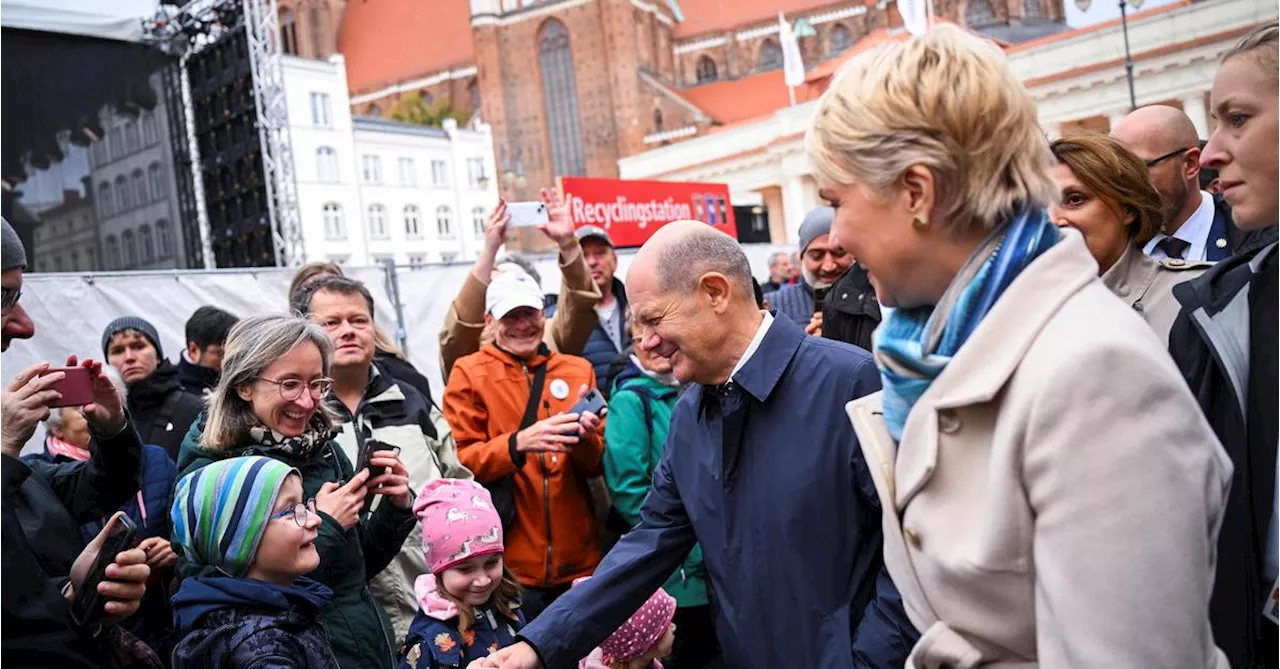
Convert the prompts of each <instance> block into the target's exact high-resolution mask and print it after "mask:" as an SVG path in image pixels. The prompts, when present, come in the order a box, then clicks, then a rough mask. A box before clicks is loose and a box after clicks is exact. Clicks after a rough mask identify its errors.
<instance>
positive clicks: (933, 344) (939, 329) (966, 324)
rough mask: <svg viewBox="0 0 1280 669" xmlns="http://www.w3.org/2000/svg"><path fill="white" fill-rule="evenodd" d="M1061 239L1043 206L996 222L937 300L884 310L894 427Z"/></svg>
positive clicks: (878, 351)
mask: <svg viewBox="0 0 1280 669" xmlns="http://www.w3.org/2000/svg"><path fill="white" fill-rule="evenodd" d="M1059 239H1061V233H1059V232H1058V229H1057V227H1055V226H1054V225H1053V224H1052V223H1050V222H1049V218H1048V216H1047V215H1046V214H1045V212H1044V211H1041V210H1036V211H1027V212H1022V213H1020V214H1017V215H1015V216H1014V218H1013V221H1012V222H1011V223H1010V224H1009V225H1007V226H1005V227H1003V228H1000V229H997V230H995V231H994V232H992V233H991V234H990V235H988V236H987V238H986V239H985V240H983V242H982V244H980V245H979V246H978V248H977V250H976V251H974V253H973V255H971V256H970V257H969V260H967V261H966V262H965V264H964V266H963V267H961V268H960V271H959V272H958V273H957V274H956V278H955V279H953V280H952V281H951V285H950V286H948V287H947V290H946V292H945V293H943V294H942V299H940V300H939V301H938V304H937V305H934V306H927V307H915V308H911V309H888V308H886V309H885V310H884V321H883V322H882V323H881V325H880V327H879V328H877V329H876V332H875V337H874V340H875V359H876V365H877V366H879V368H880V376H881V380H882V384H883V386H884V420H885V424H886V426H887V427H888V428H889V434H891V435H893V438H894V439H895V440H897V441H901V440H902V429H903V427H904V426H905V425H906V423H907V415H908V414H910V413H911V407H913V406H915V403H916V400H918V399H920V396H921V395H924V393H925V391H926V390H928V389H929V385H930V384H932V383H933V380H934V379H936V378H938V375H939V374H941V373H942V370H944V369H946V367H947V364H948V363H949V362H951V358H952V357H954V356H955V354H956V352H958V351H959V350H960V347H961V346H963V345H964V343H965V342H966V341H968V339H969V335H971V334H973V331H974V330H976V329H977V328H978V324H979V323H981V322H982V319H983V318H985V317H986V315H987V312H989V311H991V307H992V306H994V305H995V303H996V300H998V299H999V298H1000V295H1001V294H1003V293H1004V291H1005V289H1006V288H1008V287H1009V284H1011V283H1013V281H1014V279H1017V278H1018V275H1019V274H1021V273H1022V270H1024V269H1026V267H1027V266H1028V265H1030V264H1031V263H1032V262H1033V261H1034V260H1035V259H1036V258H1038V257H1040V255H1041V254H1042V253H1044V252H1045V251H1047V250H1049V249H1050V248H1052V247H1053V245H1054V244H1057V243H1058V240H1059Z"/></svg>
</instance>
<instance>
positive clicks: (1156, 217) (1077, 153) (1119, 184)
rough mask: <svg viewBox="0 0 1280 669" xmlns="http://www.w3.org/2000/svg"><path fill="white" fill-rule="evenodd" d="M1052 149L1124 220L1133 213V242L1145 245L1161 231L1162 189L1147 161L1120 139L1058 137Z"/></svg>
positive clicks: (1094, 135)
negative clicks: (1154, 178)
mask: <svg viewBox="0 0 1280 669" xmlns="http://www.w3.org/2000/svg"><path fill="white" fill-rule="evenodd" d="M1049 149H1050V150H1051V151H1053V157H1054V158H1056V159H1057V161H1058V162H1059V163H1062V164H1063V165H1066V166H1067V167H1068V168H1069V169H1070V170H1071V173H1072V174H1074V175H1075V176H1076V178H1077V179H1079V180H1080V183H1083V184H1084V185H1085V187H1086V188H1088V189H1089V190H1091V191H1093V194H1094V195H1095V196H1096V197H1097V198H1098V199H1100V200H1102V202H1103V204H1105V205H1106V206H1107V208H1108V209H1110V210H1111V211H1112V212H1114V213H1115V215H1116V217H1117V218H1119V219H1120V222H1121V224H1124V219H1125V214H1132V215H1133V222H1132V223H1129V224H1128V225H1127V226H1126V228H1127V230H1126V231H1127V232H1128V234H1129V240H1130V241H1131V242H1132V243H1134V244H1137V245H1138V246H1145V245H1146V243H1147V242H1149V241H1151V238H1152V237H1155V236H1156V233H1157V232H1160V227H1161V226H1162V225H1164V210H1163V205H1162V204H1161V200H1160V192H1159V191H1157V190H1156V187H1155V185H1154V184H1152V183H1151V173H1150V171H1149V170H1148V169H1147V165H1146V163H1144V162H1142V159H1141V158H1139V157H1138V156H1136V155H1134V153H1133V152H1132V151H1130V150H1129V149H1128V148H1126V147H1125V145H1124V144H1121V143H1120V140H1117V139H1116V138H1114V137H1111V136H1110V135H1102V134H1098V133H1086V134H1082V135H1073V136H1071V137H1065V138H1063V139H1059V140H1055V141H1054V142H1053V143H1052V144H1050V145H1049Z"/></svg>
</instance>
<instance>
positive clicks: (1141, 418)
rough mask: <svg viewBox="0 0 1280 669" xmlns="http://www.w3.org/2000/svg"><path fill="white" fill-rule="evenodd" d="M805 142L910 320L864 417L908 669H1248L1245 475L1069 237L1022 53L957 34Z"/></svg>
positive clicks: (826, 116)
mask: <svg viewBox="0 0 1280 669" xmlns="http://www.w3.org/2000/svg"><path fill="white" fill-rule="evenodd" d="M806 142H807V148H808V153H809V155H810V157H811V158H812V160H813V164H814V167H815V171H816V176H817V181H818V186H819V189H820V193H821V195H822V196H823V197H824V198H826V199H827V200H828V201H830V202H831V204H832V205H833V206H835V207H836V215H835V222H834V226H833V228H832V237H833V238H834V239H835V241H837V242H838V243H839V244H840V245H842V246H843V247H844V248H845V249H846V250H848V251H849V252H851V253H852V254H853V255H854V256H855V257H857V258H858V260H859V262H861V263H863V264H864V265H865V267H866V268H867V269H868V271H869V273H870V277H871V281H872V283H873V284H874V285H875V288H876V292H877V295H878V296H879V298H880V299H881V301H882V302H883V303H884V304H885V305H886V307H888V309H886V312H885V317H884V321H883V322H882V324H881V326H880V328H879V329H878V330H877V332H876V337H875V356H876V362H877V364H878V365H879V367H880V370H881V375H882V379H883V382H884V391H883V392H882V393H880V394H877V395H873V396H871V397H869V398H865V399H863V400H858V401H855V402H853V403H851V404H850V405H849V407H848V411H849V415H850V417H851V419H852V421H853V425H854V428H855V429H856V430H857V433H858V438H859V441H860V442H861V446H862V449H863V453H864V454H865V456H866V459H867V463H868V465H869V467H870V469H871V471H872V474H873V478H874V479H875V483H876V488H877V491H878V492H879V495H880V500H881V503H882V506H883V508H884V509H885V514H884V518H883V522H884V534H885V564H886V568H887V570H888V572H889V575H890V576H891V577H892V579H893V582H894V584H895V585H896V586H897V589H898V590H899V592H900V593H901V597H902V605H903V607H904V608H905V613H906V616H907V617H908V618H909V619H910V622H911V623H912V624H913V625H914V626H915V627H916V628H917V629H918V630H919V631H920V632H921V637H920V640H919V641H918V642H917V644H916V645H915V647H914V648H913V650H912V652H911V656H910V658H909V659H908V662H907V664H908V666H910V667H922V668H940V667H952V668H956V669H967V668H969V667H979V666H982V667H1004V668H1012V667H1018V668H1030V667H1052V668H1059V667H1062V668H1066V667H1072V668H1086V667H1087V668H1093V667H1106V668H1107V669H1121V668H1129V667H1133V668H1137V667H1143V668H1146V667H1161V668H1181V667H1185V668H1188V669H1192V668H1195V669H1200V668H1209V667H1212V668H1224V669H1225V667H1226V666H1227V665H1226V662H1225V660H1224V659H1223V657H1222V655H1221V653H1220V652H1219V651H1218V649H1217V648H1216V646H1215V645H1214V641H1213V638H1212V633H1211V632H1210V629H1209V621H1208V607H1209V592H1210V589H1211V587H1212V574H1213V569H1214V541H1215V537H1216V534H1217V531H1218V526H1219V522H1220V520H1221V515H1222V508H1223V500H1224V496H1225V493H1226V490H1227V486H1228V482H1229V479H1230V474H1231V465H1230V463H1229V462H1228V460H1227V459H1226V456H1225V454H1224V452H1223V450H1222V448H1221V446H1220V445H1219V444H1218V442H1217V441H1216V440H1215V438H1214V436H1213V433H1212V432H1211V431H1210V430H1209V427H1208V425H1207V423H1206V422H1205V420H1204V418H1203V417H1202V416H1201V414H1200V412H1199V411H1197V407H1196V404H1195V401H1194V400H1193V398H1192V396H1191V394H1190V393H1189V392H1188V391H1187V389H1186V387H1185V384H1184V382H1183V381H1182V379H1181V377H1179V375H1178V372H1177V370H1176V369H1175V368H1174V366H1173V363H1172V361H1171V360H1170V358H1169V356H1168V354H1167V353H1165V352H1164V346H1163V345H1162V343H1161V342H1160V341H1159V340H1158V338H1157V337H1156V335H1155V334H1153V332H1152V330H1151V328H1150V327H1148V326H1147V325H1146V324H1145V323H1144V322H1143V321H1142V319H1141V318H1139V317H1138V316H1137V315H1136V314H1135V313H1134V311H1133V309H1132V308H1130V307H1129V306H1128V305H1126V304H1124V303H1123V302H1121V301H1120V300H1118V299H1116V297H1115V296H1114V295H1113V294H1112V293H1111V291H1109V290H1108V289H1107V287H1106V286H1104V285H1103V284H1102V282H1101V281H1100V280H1099V279H1098V264H1097V262H1096V261H1095V260H1094V259H1093V256H1092V255H1090V253H1089V250H1088V248H1087V247H1086V246H1085V243H1084V241H1083V240H1082V238H1081V236H1080V234H1079V233H1078V232H1076V231H1074V230H1072V229H1070V228H1064V229H1059V228H1058V227H1057V226H1055V225H1053V223H1052V222H1051V221H1050V220H1049V218H1048V216H1047V214H1046V212H1045V208H1046V207H1047V206H1048V205H1049V204H1050V203H1051V202H1053V201H1054V200H1055V199H1056V188H1055V185H1054V183H1053V181H1052V179H1051V178H1050V176H1049V165H1050V154H1049V150H1048V146H1047V144H1046V142H1045V140H1044V138H1043V136H1042V135H1041V134H1040V130H1039V128H1038V127H1037V122H1036V109H1035V104H1034V102H1033V101H1032V99H1031V97H1030V96H1029V95H1028V94H1027V92H1026V90H1025V89H1024V88H1023V87H1022V85H1021V84H1020V83H1019V82H1018V80H1017V79H1016V78H1015V77H1014V76H1013V74H1012V73H1011V72H1010V70H1009V68H1008V66H1007V64H1006V62H1005V60H1004V57H1003V55H1002V54H1001V53H1000V51H999V50H998V49H997V48H996V47H995V46H993V45H991V44H990V43H987V42H985V41H982V40H980V39H979V38H977V37H974V36H972V35H969V34H967V33H964V32H962V31H961V30H960V29H958V28H956V27H954V26H939V27H936V28H933V29H932V30H930V31H929V32H928V33H927V34H926V35H924V36H922V37H919V38H913V39H910V40H908V41H906V42H902V43H895V44H889V45H885V46H884V47H882V48H881V49H879V50H877V51H873V52H869V53H868V54H865V55H863V56H861V57H859V58H858V59H856V60H854V61H853V62H852V63H850V65H848V66H847V67H846V69H845V70H844V71H843V72H841V74H840V75H839V76H838V77H837V79H836V81H835V82H834V83H833V84H832V87H831V88H830V89H829V90H828V91H827V93H825V94H824V96H823V98H822V100H821V101H820V102H819V105H818V110H817V112H816V114H815V117H814V121H813V126H812V128H811V129H810V130H809V133H808V136H807V138H806ZM889 602H890V599H889V598H888V597H886V598H885V600H884V602H883V604H885V605H884V606H879V607H872V608H871V609H870V610H869V615H874V616H880V617H890V618H891V617H892V616H891V615H889V612H891V611H892V610H893V608H894V607H893V606H892V605H890V604H889ZM868 622H869V621H867V620H865V619H864V621H863V624H862V626H861V627H862V628H868V627H869V624H868ZM890 624H892V623H890Z"/></svg>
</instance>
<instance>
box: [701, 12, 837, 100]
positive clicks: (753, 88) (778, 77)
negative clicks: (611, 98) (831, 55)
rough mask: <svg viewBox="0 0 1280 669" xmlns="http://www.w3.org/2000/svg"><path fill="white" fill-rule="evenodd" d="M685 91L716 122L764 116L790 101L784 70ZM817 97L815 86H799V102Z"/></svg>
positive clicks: (797, 98) (797, 93)
mask: <svg viewBox="0 0 1280 669" xmlns="http://www.w3.org/2000/svg"><path fill="white" fill-rule="evenodd" d="M682 6H683V5H682ZM686 11H687V10H686ZM681 94H682V95H684V98H685V99H686V100H688V101H689V102H691V103H693V104H694V105H695V106H696V107H698V108H699V109H701V110H702V111H703V112H705V113H706V115H707V116H710V117H711V118H712V120H714V121H715V122H716V123H720V124H726V125H727V124H729V123H735V122H737V121H742V120H744V119H749V118H755V117H757V116H762V115H764V114H768V113H771V112H773V111H776V110H778V109H781V108H783V107H786V106H787V105H788V104H790V103H789V100H788V98H787V85H786V83H785V82H784V80H783V74H782V70H773V71H770V72H761V73H759V74H752V75H749V76H746V77H743V78H741V79H735V80H732V81H714V82H711V83H709V84H702V85H701V86H694V87H692V88H686V89H684V90H683V91H681ZM816 97H817V94H816V93H815V92H813V91H812V90H811V87H809V86H798V87H796V103H797V104H798V103H801V102H807V101H809V100H812V99H815V98H816Z"/></svg>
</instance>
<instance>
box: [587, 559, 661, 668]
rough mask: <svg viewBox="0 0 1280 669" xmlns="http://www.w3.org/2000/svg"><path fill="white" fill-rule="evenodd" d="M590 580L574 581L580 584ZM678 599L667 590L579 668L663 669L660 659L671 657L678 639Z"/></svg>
mask: <svg viewBox="0 0 1280 669" xmlns="http://www.w3.org/2000/svg"><path fill="white" fill-rule="evenodd" d="M587 578H590V577H584V578H580V579H578V580H576V581H574V582H573V584H574V585H577V584H579V583H581V582H583V581H585V580H587ZM675 616H676V599H675V597H672V596H671V595H668V594H667V593H666V591H664V590H658V591H657V592H655V593H653V596H652V597H650V598H649V601H647V602H645V603H644V606H641V607H640V610H639V611H636V612H635V613H634V614H632V616H631V618H629V619H628V620H627V622H625V623H622V627H619V628H618V629H617V630H616V631H615V632H614V633H613V634H611V635H609V638H608V639H605V640H604V643H601V644H600V647H599V648H597V649H595V650H593V651H591V654H590V655H588V656H587V657H586V658H585V659H583V660H582V661H581V662H579V663H578V669H662V662H661V661H660V659H661V658H664V657H667V656H669V655H671V646H672V644H674V643H675V640H676V624H675V623H673V622H671V621H672V619H674V618H675Z"/></svg>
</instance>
